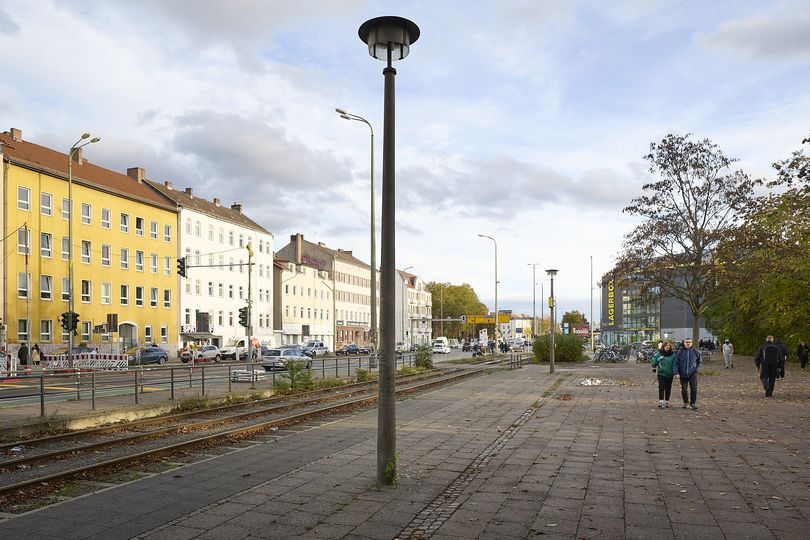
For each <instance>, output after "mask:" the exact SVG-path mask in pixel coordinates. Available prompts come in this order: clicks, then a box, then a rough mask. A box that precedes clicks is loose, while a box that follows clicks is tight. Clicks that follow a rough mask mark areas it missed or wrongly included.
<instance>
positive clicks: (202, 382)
mask: <svg viewBox="0 0 810 540" xmlns="http://www.w3.org/2000/svg"><path fill="white" fill-rule="evenodd" d="M200 387H201V388H202V395H205V366H203V367H201V368H200Z"/></svg>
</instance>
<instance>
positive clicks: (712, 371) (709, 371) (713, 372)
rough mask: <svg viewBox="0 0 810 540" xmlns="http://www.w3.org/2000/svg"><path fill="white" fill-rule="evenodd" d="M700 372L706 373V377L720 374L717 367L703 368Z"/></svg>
mask: <svg viewBox="0 0 810 540" xmlns="http://www.w3.org/2000/svg"><path fill="white" fill-rule="evenodd" d="M700 374H701V375H705V376H706V377H717V376H718V375H720V372H719V371H717V370H716V369H701V370H700Z"/></svg>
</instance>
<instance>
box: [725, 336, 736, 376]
mask: <svg viewBox="0 0 810 540" xmlns="http://www.w3.org/2000/svg"><path fill="white" fill-rule="evenodd" d="M732 354H734V345H732V344H731V341H730V340H728V339H727V340H726V341H725V342H724V343H723V360H725V361H726V369H728V368H730V367H732V368H733V367H734V360H733V359H732V358H731V355H732Z"/></svg>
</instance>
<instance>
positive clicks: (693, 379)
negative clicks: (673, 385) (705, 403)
mask: <svg viewBox="0 0 810 540" xmlns="http://www.w3.org/2000/svg"><path fill="white" fill-rule="evenodd" d="M687 386H688V387H689V395H688V396H687V394H686V387H687ZM681 397H683V402H684V403H689V405H694V404H695V403H697V372H695V373H692V374H691V375H690V376H689V378H687V379H684V378H683V377H681ZM687 397H691V399H687Z"/></svg>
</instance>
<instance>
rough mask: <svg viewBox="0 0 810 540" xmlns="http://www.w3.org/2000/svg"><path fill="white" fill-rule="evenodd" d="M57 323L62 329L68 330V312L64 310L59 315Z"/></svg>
mask: <svg viewBox="0 0 810 540" xmlns="http://www.w3.org/2000/svg"><path fill="white" fill-rule="evenodd" d="M59 325H60V326H61V327H62V330H64V331H66V332H67V331H69V330H70V312H69V311H66V312H65V313H62V314H61V315H60V316H59Z"/></svg>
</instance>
